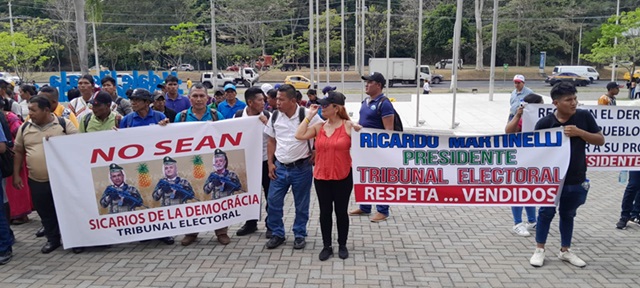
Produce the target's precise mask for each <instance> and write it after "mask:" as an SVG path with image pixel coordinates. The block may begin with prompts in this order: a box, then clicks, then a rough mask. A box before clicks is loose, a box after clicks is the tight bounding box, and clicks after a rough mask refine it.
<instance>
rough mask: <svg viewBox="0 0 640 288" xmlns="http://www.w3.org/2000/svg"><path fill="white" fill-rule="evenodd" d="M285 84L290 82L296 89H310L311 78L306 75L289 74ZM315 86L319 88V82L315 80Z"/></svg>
mask: <svg viewBox="0 0 640 288" xmlns="http://www.w3.org/2000/svg"><path fill="white" fill-rule="evenodd" d="M284 84H289V85H291V86H293V87H294V88H296V89H310V88H311V80H309V78H307V77H304V76H302V75H289V76H287V78H285V79H284ZM313 88H314V89H315V88H318V83H316V81H313Z"/></svg>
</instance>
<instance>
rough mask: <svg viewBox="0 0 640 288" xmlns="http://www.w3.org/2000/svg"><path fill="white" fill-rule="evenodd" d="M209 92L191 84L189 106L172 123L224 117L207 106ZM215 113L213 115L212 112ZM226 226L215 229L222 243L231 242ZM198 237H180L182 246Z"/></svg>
mask: <svg viewBox="0 0 640 288" xmlns="http://www.w3.org/2000/svg"><path fill="white" fill-rule="evenodd" d="M208 98H209V94H208V93H207V88H206V87H204V86H203V85H202V84H200V83H196V84H193V86H192V87H191V90H189V101H191V108H189V109H188V110H185V111H181V112H180V113H178V115H176V120H175V122H174V123H180V122H195V121H218V120H221V119H224V117H223V116H222V115H221V114H220V112H218V111H216V110H215V109H213V108H209V107H208V106H207V100H208ZM213 113H215V116H214V114H213ZM227 230H228V229H227V227H224V228H220V229H217V230H216V231H215V232H216V238H217V239H218V242H219V243H220V244H222V245H227V244H229V243H231V239H230V238H229V235H228V234H227ZM196 239H198V233H191V234H187V235H184V238H182V241H181V244H182V246H189V245H191V244H192V243H193V242H195V241H196Z"/></svg>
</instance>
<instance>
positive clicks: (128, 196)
mask: <svg viewBox="0 0 640 288" xmlns="http://www.w3.org/2000/svg"><path fill="white" fill-rule="evenodd" d="M263 127H264V125H263V124H262V123H261V122H260V121H259V120H258V117H246V118H238V119H230V120H225V121H223V122H189V123H179V124H169V125H167V126H166V127H161V126H157V125H154V126H146V127H137V128H128V129H120V130H119V131H104V132H96V133H87V134H78V135H70V136H62V137H52V138H51V139H50V140H49V141H45V145H44V148H45V153H46V157H47V169H48V171H49V176H50V178H51V187H52V189H53V197H54V202H55V206H56V211H57V214H58V221H59V223H60V231H61V233H62V241H63V243H64V247H65V249H66V248H70V247H82V246H94V245H107V244H115V243H123V242H131V241H138V240H145V239H155V238H160V237H166V236H174V235H179V234H186V233H194V232H203V231H211V230H215V229H219V228H222V227H226V226H229V225H231V224H235V223H239V222H244V221H246V220H250V219H258V218H259V216H260V195H261V186H260V183H261V181H260V179H261V177H262V171H261V169H262V130H263Z"/></svg>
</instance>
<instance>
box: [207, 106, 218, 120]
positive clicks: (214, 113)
mask: <svg viewBox="0 0 640 288" xmlns="http://www.w3.org/2000/svg"><path fill="white" fill-rule="evenodd" d="M209 110H211V121H218V120H219V119H218V110H216V109H214V108H211V109H209Z"/></svg>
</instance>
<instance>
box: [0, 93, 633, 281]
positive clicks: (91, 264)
mask: <svg viewBox="0 0 640 288" xmlns="http://www.w3.org/2000/svg"><path fill="white" fill-rule="evenodd" d="M428 97H429V98H426V97H425V98H424V99H428V101H422V102H421V109H422V111H423V112H422V113H423V114H421V119H423V120H426V124H425V125H424V127H422V128H421V127H411V125H407V124H406V123H405V127H407V128H411V129H414V128H417V129H428V130H442V131H445V130H447V129H448V125H449V124H450V119H451V114H450V113H451V112H450V110H447V107H450V106H448V105H449V103H451V100H450V98H447V97H445V96H443V95H428ZM482 99H487V97H485V96H482V95H471V94H466V95H463V96H461V97H460V98H458V101H459V102H458V103H460V104H459V106H458V107H459V110H458V113H459V114H458V115H459V118H457V119H458V120H457V122H459V123H460V125H459V127H458V128H457V129H456V131H455V132H456V133H464V134H467V133H474V132H477V133H500V132H501V131H502V129H503V128H504V124H505V123H504V122H505V121H506V118H507V111H508V108H507V107H508V95H502V96H500V95H498V96H496V101H493V102H490V101H487V100H482ZM474 100H478V101H474ZM401 103H402V102H401ZM349 104H351V105H352V106H353V103H348V104H347V109H348V110H349V111H355V112H356V113H355V114H357V110H354V109H356V108H355V107H351V106H349ZM355 104H356V106H357V105H359V103H357V102H356V103H355ZM398 107H399V109H398V110H399V112H400V113H401V114H403V115H402V118H403V120H404V121H415V116H414V117H413V118H411V116H410V115H411V114H410V113H411V111H410V110H411V106H407V105H406V104H404V105H398ZM413 111H415V109H414V110H413ZM413 113H415V112H413ZM411 119H413V120H411ZM479 119H480V120H479ZM617 176H618V173H617V172H589V173H588V177H589V178H590V179H591V191H590V192H589V196H588V199H587V203H586V204H585V205H584V206H582V207H581V208H580V209H579V210H578V216H577V217H576V220H575V231H574V240H573V248H572V250H573V251H574V252H575V253H576V254H577V255H579V256H580V257H582V258H583V259H584V260H585V261H586V262H587V266H586V267H585V268H577V267H573V266H571V265H570V264H567V263H564V262H562V261H560V260H558V258H557V257H556V254H557V252H558V251H559V248H560V247H559V246H560V239H559V233H558V228H557V227H558V226H557V224H558V219H557V217H556V219H554V222H553V224H552V228H551V231H550V235H549V239H548V243H547V252H546V256H547V258H546V262H545V265H544V266H543V267H541V268H534V267H532V266H530V265H529V257H530V256H531V255H532V253H533V251H534V247H535V240H534V236H531V237H520V236H517V235H515V234H514V233H513V232H512V231H511V227H512V225H513V222H512V216H511V210H510V209H509V207H435V206H393V207H392V209H391V217H390V218H389V220H388V221H385V222H382V223H371V222H370V221H369V219H368V218H367V217H351V218H350V219H351V226H350V229H349V231H350V232H349V233H350V234H349V240H348V248H349V251H350V257H349V258H348V259H346V260H342V259H339V258H338V257H337V251H336V256H335V257H333V258H331V259H329V260H328V261H325V262H321V261H319V260H318V253H319V252H320V249H321V248H322V243H321V242H322V241H321V233H320V227H319V223H318V217H319V212H318V204H317V200H316V196H315V191H313V190H312V192H311V194H312V198H311V217H310V220H309V225H308V229H309V237H308V238H307V247H306V248H305V249H303V250H294V249H293V246H292V245H293V235H292V232H291V225H292V222H293V216H294V207H293V200H292V197H291V195H288V196H287V201H286V205H285V225H286V227H287V237H288V239H287V243H286V244H285V245H283V246H281V247H279V248H276V249H274V250H267V249H265V248H264V244H265V242H266V241H267V239H265V238H264V226H263V225H262V223H261V225H260V231H259V233H255V234H252V235H249V236H244V237H238V236H235V235H233V236H231V244H229V245H227V246H223V245H220V244H218V242H217V241H216V240H215V236H214V233H213V232H208V233H201V234H200V236H201V237H200V239H199V241H198V242H197V243H195V244H193V245H191V246H189V247H183V246H180V244H179V240H180V239H181V237H182V236H178V237H176V240H178V242H177V243H176V244H175V245H172V246H167V245H165V244H163V243H161V242H159V241H151V242H147V243H138V242H136V243H130V244H122V245H114V246H113V247H111V248H106V249H89V250H88V251H86V252H84V253H82V254H77V255H76V254H73V253H72V252H71V251H70V250H66V251H65V250H62V249H59V250H56V251H54V252H52V253H51V254H48V255H44V254H41V253H40V248H41V247H42V245H43V244H44V240H42V238H38V239H36V238H35V236H34V233H35V231H36V230H37V229H38V228H39V226H40V223H39V221H37V219H38V218H37V216H35V213H33V214H32V216H31V217H32V219H34V221H31V222H30V223H28V224H25V225H20V226H12V228H13V229H14V231H15V233H16V239H17V243H16V245H15V246H14V248H13V249H14V255H15V256H14V258H13V260H12V261H11V262H10V263H8V264H7V265H4V266H0V288H10V287H634V288H635V287H640V272H639V270H638V267H640V226H636V225H635V224H631V225H630V226H629V228H628V229H627V230H617V229H615V223H616V221H617V220H618V215H619V213H620V201H621V198H622V194H623V190H624V185H623V184H619V183H618V181H617ZM352 201H353V200H352ZM354 207H355V204H353V203H351V208H354ZM239 227H240V225H235V226H233V227H231V228H230V233H235V231H236V230H237V229H238V228H239ZM534 235H535V233H534ZM335 237H336V235H335V232H334V239H335ZM334 241H335V240H334ZM336 246H337V245H336ZM336 248H337V247H336ZM336 250H337V249H336Z"/></svg>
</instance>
